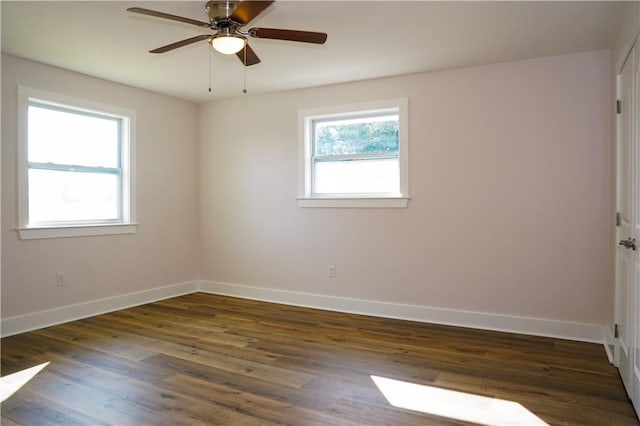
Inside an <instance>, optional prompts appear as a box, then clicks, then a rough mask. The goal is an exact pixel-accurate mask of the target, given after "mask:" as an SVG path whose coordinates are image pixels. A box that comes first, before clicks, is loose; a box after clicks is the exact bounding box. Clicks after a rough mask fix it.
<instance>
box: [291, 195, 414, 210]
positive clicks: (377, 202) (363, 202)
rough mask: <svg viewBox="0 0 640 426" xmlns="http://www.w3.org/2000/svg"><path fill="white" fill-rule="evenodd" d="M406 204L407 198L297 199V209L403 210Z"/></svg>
mask: <svg viewBox="0 0 640 426" xmlns="http://www.w3.org/2000/svg"><path fill="white" fill-rule="evenodd" d="M408 202H409V197H299V198H298V207H324V208H351V209H357V208H395V209H403V208H406V207H407V203H408Z"/></svg>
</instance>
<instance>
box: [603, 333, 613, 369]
mask: <svg viewBox="0 0 640 426" xmlns="http://www.w3.org/2000/svg"><path fill="white" fill-rule="evenodd" d="M604 351H605V352H606V353H607V358H609V362H610V363H611V364H613V365H616V357H615V353H616V338H615V337H614V335H613V333H612V332H611V328H609V327H605V335H604Z"/></svg>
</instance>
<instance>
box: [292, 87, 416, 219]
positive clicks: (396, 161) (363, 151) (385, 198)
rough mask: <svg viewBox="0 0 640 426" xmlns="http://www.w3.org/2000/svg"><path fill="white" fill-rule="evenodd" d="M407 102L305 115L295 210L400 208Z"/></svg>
mask: <svg viewBox="0 0 640 426" xmlns="http://www.w3.org/2000/svg"><path fill="white" fill-rule="evenodd" d="M407 103H408V102H407V100H406V99H400V100H392V101H385V102H373V103H367V104H360V105H351V106H345V107H338V108H327V109H316V110H305V111H301V112H300V114H299V118H300V131H301V135H300V140H301V149H300V185H299V192H300V193H299V198H298V199H299V205H300V206H301V207H405V206H406V204H407V199H408V178H407V176H408V170H407V145H408V143H407V127H408V126H407Z"/></svg>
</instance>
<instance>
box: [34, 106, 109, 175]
mask: <svg viewBox="0 0 640 426" xmlns="http://www.w3.org/2000/svg"><path fill="white" fill-rule="evenodd" d="M52 108H53V109H51V108H47V107H41V106H37V105H31V104H30V105H29V111H28V118H27V120H28V130H27V131H28V156H29V161H30V162H36V163H55V164H68V165H80V166H91V167H114V168H115V167H119V164H118V158H119V149H120V148H119V134H118V133H119V123H120V120H119V119H114V118H110V117H106V116H105V117H96V116H93V115H86V114H83V113H76V112H69V111H66V110H60V109H55V107H52Z"/></svg>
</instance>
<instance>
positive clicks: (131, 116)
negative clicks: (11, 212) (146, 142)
mask: <svg viewBox="0 0 640 426" xmlns="http://www.w3.org/2000/svg"><path fill="white" fill-rule="evenodd" d="M30 101H34V102H38V103H43V104H48V105H51V106H54V107H56V106H58V107H60V108H61V109H71V110H77V111H79V112H80V113H88V114H98V115H101V116H112V117H115V118H118V119H120V120H122V121H121V123H122V134H121V138H122V140H121V153H120V156H121V157H120V171H121V188H120V195H121V197H120V203H121V211H120V216H121V217H120V218H119V219H118V220H109V221H104V222H91V221H77V222H69V223H66V222H58V223H51V224H46V225H42V224H35V225H34V224H30V223H29V196H28V190H29V157H28V142H29V139H28V137H29V135H28V111H29V102H30ZM135 123H136V114H135V111H133V110H130V109H127V108H121V107H117V106H113V105H107V104H102V103H98V102H94V101H90V100H86V99H80V98H76V97H73V96H68V95H63V94H59V93H53V92H48V91H45V90H39V89H34V88H31V87H24V86H20V87H18V226H17V231H18V235H19V236H20V238H21V239H23V240H29V239H40V238H63V237H80V236H92V235H115V234H132V233H135V231H136V225H137V224H136V208H135V198H136V197H135V170H134V165H135Z"/></svg>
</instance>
